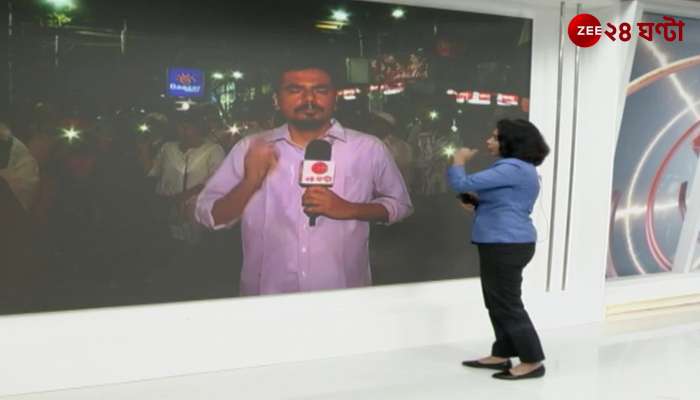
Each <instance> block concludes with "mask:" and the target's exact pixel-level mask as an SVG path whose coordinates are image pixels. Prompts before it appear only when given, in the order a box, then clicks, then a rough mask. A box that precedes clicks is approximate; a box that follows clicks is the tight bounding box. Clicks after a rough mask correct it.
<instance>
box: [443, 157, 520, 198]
mask: <svg viewBox="0 0 700 400" xmlns="http://www.w3.org/2000/svg"><path fill="white" fill-rule="evenodd" d="M519 169H520V168H519V167H518V166H517V165H513V164H507V163H503V164H497V165H494V166H493V167H491V168H488V169H485V170H483V171H480V172H477V173H474V174H467V173H466V171H465V170H464V167H463V166H458V165H453V166H451V167H450V168H449V169H448V170H447V182H448V184H449V185H450V188H451V189H452V190H454V191H456V192H460V193H465V192H478V191H479V190H487V189H494V188H498V187H505V186H513V185H515V184H516V183H517V181H518V174H519V172H518V171H519Z"/></svg>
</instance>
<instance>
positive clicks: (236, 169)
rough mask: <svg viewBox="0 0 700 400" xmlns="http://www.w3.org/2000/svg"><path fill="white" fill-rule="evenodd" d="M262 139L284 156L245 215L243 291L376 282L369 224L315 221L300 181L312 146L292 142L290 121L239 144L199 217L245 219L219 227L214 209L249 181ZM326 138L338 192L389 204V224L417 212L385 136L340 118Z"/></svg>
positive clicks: (210, 223)
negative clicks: (248, 164) (249, 160)
mask: <svg viewBox="0 0 700 400" xmlns="http://www.w3.org/2000/svg"><path fill="white" fill-rule="evenodd" d="M257 138H262V139H264V140H265V141H267V142H269V143H273V144H274V145H275V147H276V149H277V151H278V154H279V162H278V164H277V165H276V167H275V168H274V170H272V171H271V172H270V173H269V174H268V176H267V177H266V178H265V181H264V183H263V185H262V187H261V188H260V190H258V191H257V192H256V193H255V194H254V195H253V197H252V198H251V199H250V201H249V202H248V205H247V206H246V208H245V210H244V212H243V215H242V221H241V223H242V226H241V229H242V234H243V269H242V271H241V295H257V294H271V293H289V292H299V291H311V290H323V289H337V288H347V287H358V286H367V285H370V284H371V283H372V279H371V273H370V266H369V246H368V243H369V222H365V221H358V220H344V221H340V220H333V219H330V218H326V217H318V219H317V221H316V226H314V227H309V217H308V216H307V215H306V214H304V212H303V209H302V205H301V197H302V194H303V192H304V189H303V188H302V187H301V186H300V185H299V169H300V165H301V162H302V161H303V159H304V149H303V148H301V147H299V146H298V145H295V144H294V143H293V142H292V141H291V138H290V135H289V129H288V127H287V125H283V126H281V127H279V128H277V129H273V130H271V131H266V132H262V133H260V134H257V135H254V136H249V137H246V138H244V139H242V140H241V141H240V142H239V143H237V144H236V146H235V147H234V148H233V149H232V150H231V153H230V154H229V155H228V156H227V157H226V159H225V160H224V162H223V164H221V167H220V168H219V169H218V171H216V173H215V174H214V175H213V176H212V177H211V179H210V180H209V181H208V183H207V184H206V186H205V188H204V190H203V191H202V192H201V194H200V195H199V197H198V199H197V208H196V217H197V220H198V221H199V222H200V223H202V224H203V225H205V226H207V227H209V228H210V229H221V228H226V227H229V226H231V225H233V224H234V223H236V222H238V221H232V222H230V223H228V224H222V225H215V223H214V219H213V217H212V215H211V210H212V208H213V206H214V202H216V200H218V199H220V198H221V197H223V196H225V195H226V194H227V193H229V192H230V191H231V190H232V189H233V188H235V187H236V186H237V185H238V184H239V182H240V181H241V180H242V179H243V176H244V158H245V155H246V152H247V151H248V148H249V146H250V143H251V142H252V141H253V140H255V139H257ZM324 139H325V140H327V141H329V142H330V143H331V145H332V151H333V153H332V160H333V161H334V162H335V166H336V167H335V168H336V170H335V182H334V185H333V187H332V188H331V190H332V191H333V192H335V193H336V194H337V195H338V196H340V197H341V198H343V199H345V200H347V201H350V202H353V203H377V204H381V205H383V206H384V207H385V208H386V209H387V211H388V214H389V224H392V223H394V222H397V221H399V220H401V219H403V218H405V217H407V216H408V215H410V214H411V213H412V212H413V206H412V204H411V199H410V197H409V195H408V191H407V190H406V185H405V183H404V181H403V179H402V178H401V173H400V172H399V169H398V168H397V166H396V164H395V162H394V160H393V158H392V156H391V153H390V152H389V151H388V150H387V148H386V147H385V146H384V144H383V143H382V142H381V141H380V140H379V139H377V138H375V137H374V136H370V135H367V134H364V133H361V132H357V131H353V130H350V129H345V128H343V127H342V126H341V125H340V124H339V123H337V122H334V123H333V125H332V126H331V128H330V129H329V130H328V132H327V134H326V135H325V136H324Z"/></svg>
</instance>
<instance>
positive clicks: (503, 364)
mask: <svg viewBox="0 0 700 400" xmlns="http://www.w3.org/2000/svg"><path fill="white" fill-rule="evenodd" d="M462 365H463V366H465V367H471V368H485V369H497V370H501V371H502V370H506V371H507V370H509V369H511V368H513V364H512V363H511V362H510V360H506V361H503V362H500V363H497V364H484V363H481V362H479V360H474V361H462Z"/></svg>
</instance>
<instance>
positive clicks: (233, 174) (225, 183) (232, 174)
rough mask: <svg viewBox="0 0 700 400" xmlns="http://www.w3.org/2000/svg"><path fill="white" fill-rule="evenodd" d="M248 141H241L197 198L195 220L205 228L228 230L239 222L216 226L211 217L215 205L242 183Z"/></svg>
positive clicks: (234, 221)
mask: <svg viewBox="0 0 700 400" xmlns="http://www.w3.org/2000/svg"><path fill="white" fill-rule="evenodd" d="M248 142H249V141H248V140H245V139H244V140H241V141H239V142H238V143H237V144H236V146H234V148H233V149H232V150H231V152H230V153H229V154H228V156H226V158H225V159H224V161H223V162H222V163H221V165H220V166H219V168H218V169H217V170H216V172H215V173H214V175H212V176H211V178H210V179H209V180H208V181H207V184H206V185H205V186H204V189H202V191H201V192H200V193H199V196H198V197H197V205H196V207H195V218H196V219H197V221H198V222H199V223H200V224H202V225H204V226H205V227H207V228H209V229H213V230H218V229H223V228H228V227H230V226H232V225H234V224H235V223H236V222H238V220H233V221H229V222H227V223H225V224H218V225H217V224H216V223H215V222H214V217H213V216H212V215H211V212H212V209H213V208H214V203H216V201H217V200H219V199H220V198H222V197H224V196H226V195H227V194H228V193H229V192H230V191H231V190H233V189H234V188H235V187H236V186H238V184H239V183H240V182H241V180H242V179H243V176H244V172H245V169H244V162H245V155H246V152H247V151H248V146H249V145H248Z"/></svg>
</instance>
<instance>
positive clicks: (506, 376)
mask: <svg viewBox="0 0 700 400" xmlns="http://www.w3.org/2000/svg"><path fill="white" fill-rule="evenodd" d="M543 376H544V365H540V366H539V367H538V368H535V369H533V370H532V371H530V372H528V373H527V374H523V375H513V374H511V373H510V369H507V370H505V371H503V372H497V373H495V374H493V377H494V378H496V379H503V380H506V381H517V380H520V379H533V378H541V377H543Z"/></svg>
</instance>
